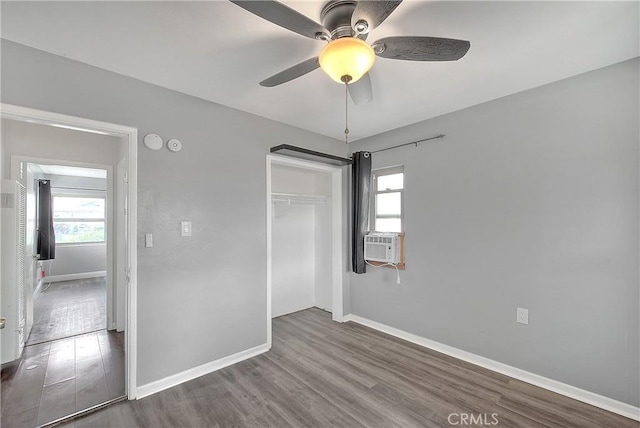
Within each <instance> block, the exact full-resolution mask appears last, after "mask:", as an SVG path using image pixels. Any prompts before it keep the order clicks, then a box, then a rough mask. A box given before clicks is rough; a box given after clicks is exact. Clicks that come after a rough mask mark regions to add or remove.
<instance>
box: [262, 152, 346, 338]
mask: <svg viewBox="0 0 640 428" xmlns="http://www.w3.org/2000/svg"><path fill="white" fill-rule="evenodd" d="M272 164H279V165H287V166H293V167H298V168H303V169H307V170H313V171H322V172H327V173H330V174H331V192H332V195H331V198H332V201H333V203H332V204H331V219H332V227H331V229H332V237H331V238H332V244H331V251H332V265H333V269H332V273H331V282H332V287H331V291H332V293H331V294H332V302H331V305H332V308H331V314H332V318H333V320H334V321H338V322H342V320H343V290H344V284H343V281H344V275H343V273H344V265H343V263H344V248H343V242H344V237H343V234H342V226H343V225H342V202H343V201H342V167H339V166H333V165H326V164H322V163H318V162H313V161H307V160H301V159H296V158H292V157H288V156H279V155H267V168H266V170H267V186H266V187H267V343H268V344H269V347H271V337H272V332H271V330H272V328H271V313H272V312H271V284H272V282H271V275H272V269H271V263H272V257H271V240H272V235H271V226H272V221H271V216H272V214H271V213H272V207H271V205H272V204H271V165H272Z"/></svg>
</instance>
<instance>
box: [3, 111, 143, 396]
mask: <svg viewBox="0 0 640 428" xmlns="http://www.w3.org/2000/svg"><path fill="white" fill-rule="evenodd" d="M0 116H1V117H2V118H6V119H13V120H18V121H22V122H31V123H38V124H42V125H49V126H57V127H60V126H62V127H67V128H69V129H76V130H82V131H87V132H97V133H100V134H105V135H111V136H115V137H119V138H123V139H124V140H125V142H126V144H127V146H128V149H127V165H128V170H127V176H128V187H127V193H128V200H129V204H128V205H129V209H128V214H129V215H128V217H127V218H128V220H127V232H128V234H127V236H128V237H129V242H128V254H127V256H128V261H127V264H128V265H129V271H130V281H129V284H128V287H127V296H126V297H127V327H126V329H125V355H126V361H125V366H126V369H125V378H126V389H127V395H128V398H129V399H133V398H135V397H136V373H137V355H138V354H137V325H138V324H137V295H138V294H137V276H136V275H137V258H138V253H137V251H138V248H137V236H138V229H137V227H138V226H137V198H138V187H137V177H138V130H137V129H136V128H132V127H129V126H123V125H116V124H112V123H108V122H101V121H97V120H92V119H86V118H81V117H74V116H67V115H64V114H58V113H53V112H48V111H43V110H36V109H32V108H27V107H20V106H15V105H11V104H0ZM67 164H70V165H72V164H73V162H67Z"/></svg>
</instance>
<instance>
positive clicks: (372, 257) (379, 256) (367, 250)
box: [364, 233, 400, 264]
mask: <svg viewBox="0 0 640 428" xmlns="http://www.w3.org/2000/svg"><path fill="white" fill-rule="evenodd" d="M364 258H365V260H368V261H370V262H383V263H393V264H397V263H400V235H398V234H397V233H370V234H368V235H365V237H364Z"/></svg>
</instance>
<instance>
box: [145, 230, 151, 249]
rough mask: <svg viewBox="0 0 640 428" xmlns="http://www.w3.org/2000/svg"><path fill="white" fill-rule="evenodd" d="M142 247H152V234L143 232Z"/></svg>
mask: <svg viewBox="0 0 640 428" xmlns="http://www.w3.org/2000/svg"><path fill="white" fill-rule="evenodd" d="M144 247H145V248H151V247H153V235H152V234H150V233H145V234H144Z"/></svg>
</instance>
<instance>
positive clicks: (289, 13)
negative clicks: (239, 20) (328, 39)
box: [230, 0, 329, 39]
mask: <svg viewBox="0 0 640 428" xmlns="http://www.w3.org/2000/svg"><path fill="white" fill-rule="evenodd" d="M230 1H231V3H234V4H236V5H238V6H240V7H241V8H243V9H245V10H248V11H249V12H251V13H253V14H254V15H257V16H259V17H260V18H263V19H266V20H267V21H269V22H272V23H274V24H276V25H279V26H280V27H283V28H286V29H287V30H291V31H293V32H294V33H298V34H301V35H303V36H306V37H309V38H311V39H317V35H318V34H325V35H328V34H329V31H327V29H326V28H324V27H323V26H322V25H320V24H318V23H317V22H315V21H313V20H312V19H309V18H307V17H306V16H304V15H303V14H301V13H299V12H297V11H295V10H293V9H291V8H290V7H289V6H286V5H284V4H282V3H280V2H277V1H274V0H261V1H244V0H230Z"/></svg>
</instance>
